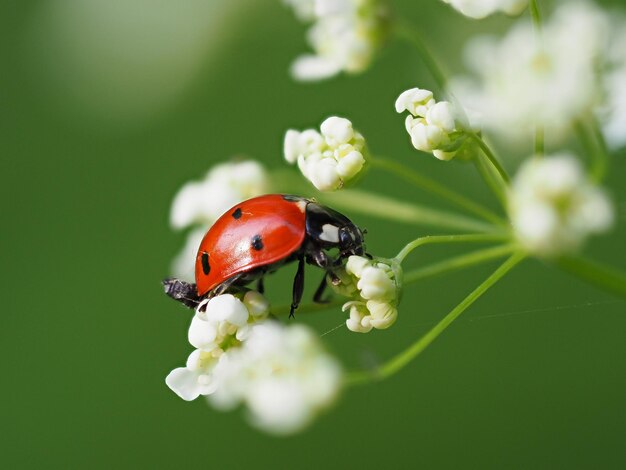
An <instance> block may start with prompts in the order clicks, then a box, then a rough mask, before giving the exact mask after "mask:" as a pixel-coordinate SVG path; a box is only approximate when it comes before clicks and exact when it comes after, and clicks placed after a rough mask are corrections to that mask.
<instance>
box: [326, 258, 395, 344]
mask: <svg viewBox="0 0 626 470" xmlns="http://www.w3.org/2000/svg"><path fill="white" fill-rule="evenodd" d="M334 274H335V276H336V277H337V278H338V279H339V281H340V282H339V283H331V286H332V287H333V289H334V290H335V291H336V292H337V293H339V294H341V295H345V296H348V297H352V298H353V299H354V300H352V301H350V302H346V303H345V304H344V305H343V309H342V310H343V311H344V312H345V311H347V310H349V312H350V317H349V318H348V320H346V326H347V327H348V329H349V330H350V331H354V332H357V333H367V332H369V331H371V330H372V328H376V329H379V330H382V329H386V328H389V327H390V326H391V325H393V324H394V323H395V321H396V319H397V317H398V310H397V305H398V301H399V296H400V283H401V278H402V269H401V267H400V266H399V265H398V264H397V263H393V262H392V263H389V262H383V261H382V260H370V259H368V258H365V257H363V256H350V258H348V262H347V263H346V267H345V269H338V270H336V272H335V273H334Z"/></svg>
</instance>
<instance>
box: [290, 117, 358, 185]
mask: <svg viewBox="0 0 626 470" xmlns="http://www.w3.org/2000/svg"><path fill="white" fill-rule="evenodd" d="M284 149H285V160H287V162H288V163H292V164H293V163H297V164H298V168H299V169H300V171H301V172H302V174H303V175H304V177H305V178H307V179H308V180H309V181H311V183H313V186H315V187H316V188H317V189H318V190H320V191H334V190H336V189H340V188H343V187H344V186H346V185H347V184H349V183H350V182H351V181H352V180H354V179H355V178H356V177H357V176H358V175H359V174H360V173H361V171H362V170H363V169H364V168H365V165H366V162H367V160H366V159H367V149H366V148H365V139H364V138H363V136H362V135H361V134H359V133H358V132H357V131H355V130H354V129H353V128H352V123H351V122H350V121H349V120H347V119H345V118H340V117H337V116H331V117H329V118H328V119H326V120H325V121H324V122H322V125H321V126H320V132H318V131H316V130H315V129H306V130H304V131H302V132H300V131H296V130H293V129H289V130H288V131H287V133H286V134H285V145H284Z"/></svg>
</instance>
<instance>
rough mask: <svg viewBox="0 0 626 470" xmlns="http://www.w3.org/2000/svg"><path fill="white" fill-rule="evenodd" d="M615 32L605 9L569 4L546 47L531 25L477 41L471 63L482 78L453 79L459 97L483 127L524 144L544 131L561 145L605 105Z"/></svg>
mask: <svg viewBox="0 0 626 470" xmlns="http://www.w3.org/2000/svg"><path fill="white" fill-rule="evenodd" d="M610 29H611V28H610V24H609V18H608V16H607V15H606V13H604V12H603V11H602V10H600V9H599V8H597V7H595V6H593V5H592V4H590V3H585V2H579V1H573V2H563V3H561V4H560V5H559V6H558V7H557V9H556V10H555V12H554V14H553V16H552V17H551V18H550V19H548V21H546V22H545V24H544V28H543V32H542V35H541V41H536V40H535V33H534V31H533V28H532V26H531V25H530V24H528V23H525V22H521V23H518V24H516V25H515V26H514V27H513V28H512V29H511V30H510V31H509V32H508V33H507V35H506V36H505V37H503V38H492V37H480V38H477V39H475V40H473V41H471V42H470V43H469V45H468V47H467V48H466V51H465V53H466V61H467V63H468V64H469V66H470V67H471V69H472V70H473V71H474V73H475V76H476V78H475V79H468V78H458V79H455V80H453V81H452V85H451V88H452V91H453V92H454V94H455V95H456V96H457V97H458V98H459V99H460V100H461V102H463V104H464V106H465V107H467V108H468V113H469V114H471V115H472V116H473V117H475V118H476V119H477V120H478V124H480V126H481V127H483V128H486V129H490V130H493V131H495V132H498V133H501V134H502V135H503V136H504V137H505V138H507V139H509V140H510V139H511V138H517V139H519V140H523V139H527V138H528V137H529V136H530V135H531V134H532V132H533V130H534V128H535V126H537V125H539V126H542V127H543V128H544V129H545V132H546V135H550V137H551V139H552V140H554V141H558V140H559V139H562V138H564V137H565V136H566V134H567V132H568V131H569V129H570V128H571V123H572V122H573V121H574V120H575V119H578V118H584V117H585V115H587V114H588V113H591V112H592V109H593V107H594V106H595V105H596V104H597V103H598V101H599V98H600V96H601V94H602V89H601V86H600V85H601V81H600V80H599V77H598V70H600V68H601V65H602V61H603V56H604V55H605V52H606V50H607V49H608V43H609V41H608V40H607V36H608V32H609V31H610Z"/></svg>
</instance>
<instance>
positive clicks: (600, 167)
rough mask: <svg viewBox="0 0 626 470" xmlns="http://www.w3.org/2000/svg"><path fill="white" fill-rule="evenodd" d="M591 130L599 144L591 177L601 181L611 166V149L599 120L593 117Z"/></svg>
mask: <svg viewBox="0 0 626 470" xmlns="http://www.w3.org/2000/svg"><path fill="white" fill-rule="evenodd" d="M591 130H592V132H593V135H594V136H595V138H596V142H597V144H598V151H597V153H596V154H595V155H596V158H595V160H594V166H593V169H592V171H591V177H592V179H593V180H594V181H595V182H598V183H599V182H600V181H602V180H603V179H604V177H605V176H606V173H607V170H608V168H609V149H608V146H607V144H606V140H605V138H604V134H603V133H602V130H601V129H600V126H598V121H597V120H596V119H593V120H592V122H591Z"/></svg>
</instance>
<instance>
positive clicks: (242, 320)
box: [206, 294, 248, 326]
mask: <svg viewBox="0 0 626 470" xmlns="http://www.w3.org/2000/svg"><path fill="white" fill-rule="evenodd" d="M206 315H207V319H209V321H210V320H214V321H218V322H224V321H225V322H228V323H230V324H231V325H236V326H243V325H245V324H246V323H247V322H248V309H246V306H245V305H244V304H243V302H241V300H239V299H238V298H236V297H235V296H233V295H231V294H223V295H218V296H217V297H213V298H212V299H211V300H209V303H208V304H207V308H206Z"/></svg>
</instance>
